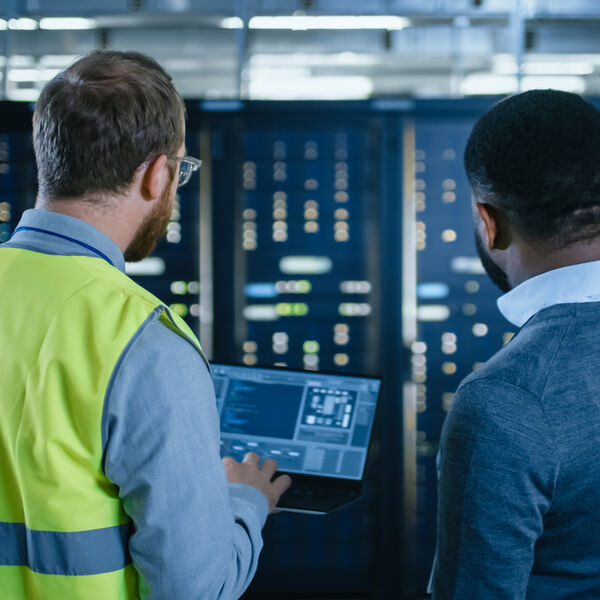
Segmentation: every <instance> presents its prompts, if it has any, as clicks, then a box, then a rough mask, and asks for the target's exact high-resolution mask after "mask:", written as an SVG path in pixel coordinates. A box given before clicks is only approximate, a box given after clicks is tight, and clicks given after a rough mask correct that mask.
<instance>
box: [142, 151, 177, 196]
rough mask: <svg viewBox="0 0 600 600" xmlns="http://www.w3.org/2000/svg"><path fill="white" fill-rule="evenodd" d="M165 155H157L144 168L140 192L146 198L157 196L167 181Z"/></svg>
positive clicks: (167, 173) (167, 172) (167, 171)
mask: <svg viewBox="0 0 600 600" xmlns="http://www.w3.org/2000/svg"><path fill="white" fill-rule="evenodd" d="M166 164H167V155H166V154H161V155H160V156H157V157H156V158H155V159H154V160H153V161H152V162H151V163H150V164H149V165H148V166H147V167H146V169H145V170H144V174H143V176H142V186H141V187H142V193H143V195H144V198H145V199H146V200H154V198H158V197H159V196H160V195H161V194H162V192H163V190H164V189H165V186H166V185H168V183H169V180H170V178H169V170H168V169H166V168H165V167H166Z"/></svg>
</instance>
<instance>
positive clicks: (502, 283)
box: [475, 231, 512, 293]
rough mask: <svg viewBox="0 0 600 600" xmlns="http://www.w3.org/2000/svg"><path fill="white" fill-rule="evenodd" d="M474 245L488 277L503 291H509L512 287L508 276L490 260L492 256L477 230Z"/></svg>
mask: <svg viewBox="0 0 600 600" xmlns="http://www.w3.org/2000/svg"><path fill="white" fill-rule="evenodd" d="M475 246H476V247H477V254H478V255H479V259H480V260H481V264H482V265H483V268H484V269H485V272H486V273H487V274H488V277H489V278H490V279H491V280H492V282H493V283H495V284H496V285H497V286H498V287H499V288H500V289H501V290H502V291H503V292H504V293H506V292H510V290H511V289H512V287H511V285H510V283H508V277H507V276H506V273H505V272H504V271H503V270H502V269H501V268H500V267H499V266H498V265H497V264H496V263H495V262H494V261H493V260H492V257H491V256H490V255H489V254H488V253H487V251H486V249H485V247H484V245H483V242H482V240H481V236H480V235H479V232H477V231H475Z"/></svg>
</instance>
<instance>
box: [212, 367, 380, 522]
mask: <svg viewBox="0 0 600 600" xmlns="http://www.w3.org/2000/svg"><path fill="white" fill-rule="evenodd" d="M211 367H212V372H213V380H214V384H215V392H216V398H217V407H218V411H219V417H220V420H221V456H232V457H233V458H235V459H236V460H242V458H243V457H244V455H245V454H246V453H247V452H256V453H257V454H258V455H259V456H260V457H261V459H262V460H264V459H266V458H269V457H270V458H274V459H275V460H276V461H277V463H278V474H281V473H287V474H289V475H290V477H291V478H292V486H291V487H290V488H289V489H288V490H287V491H286V492H285V494H284V495H283V496H282V497H281V499H280V501H279V504H278V505H277V507H278V509H280V510H289V511H295V512H306V513H316V514H325V513H328V512H331V511H333V510H336V509H338V508H340V507H342V506H345V505H347V504H349V503H350V502H353V501H355V500H357V499H358V498H359V497H360V495H361V492H362V485H363V479H364V474H365V467H366V464H367V456H368V452H369V447H370V444H371V437H372V432H373V422H374V420H375V414H376V410H377V405H378V402H379V398H380V391H381V379H380V378H378V377H364V376H358V375H346V374H335V375H334V374H327V373H317V372H312V371H295V370H292V369H287V368H281V367H269V368H265V367H247V366H240V365H228V364H222V363H213V364H212V365H211Z"/></svg>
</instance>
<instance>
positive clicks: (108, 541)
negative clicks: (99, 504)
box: [0, 523, 131, 575]
mask: <svg viewBox="0 0 600 600" xmlns="http://www.w3.org/2000/svg"><path fill="white" fill-rule="evenodd" d="M128 540H129V524H125V525H117V526H115V527H105V528H104V529H92V530H90V531H68V532H64V531H36V530H35V529H29V528H28V527H26V526H25V524H24V523H0V564H2V565H6V566H20V567H29V568H30V569H31V570H32V571H35V572H36V573H48V574H52V575H97V574H98V573H109V572H110V571H118V570H119V569H123V568H124V567H125V566H126V565H128V564H129V563H130V562H131V557H130V556H129V551H128V550H127V542H128Z"/></svg>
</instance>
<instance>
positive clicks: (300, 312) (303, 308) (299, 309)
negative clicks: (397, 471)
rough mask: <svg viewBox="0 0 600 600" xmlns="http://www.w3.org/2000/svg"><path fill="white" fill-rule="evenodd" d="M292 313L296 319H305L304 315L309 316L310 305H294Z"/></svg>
mask: <svg viewBox="0 0 600 600" xmlns="http://www.w3.org/2000/svg"><path fill="white" fill-rule="evenodd" d="M292 313H293V314H294V316H296V317H303V316H304V315H306V314H308V304H305V303H304V302H297V303H295V304H293V305H292Z"/></svg>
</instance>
